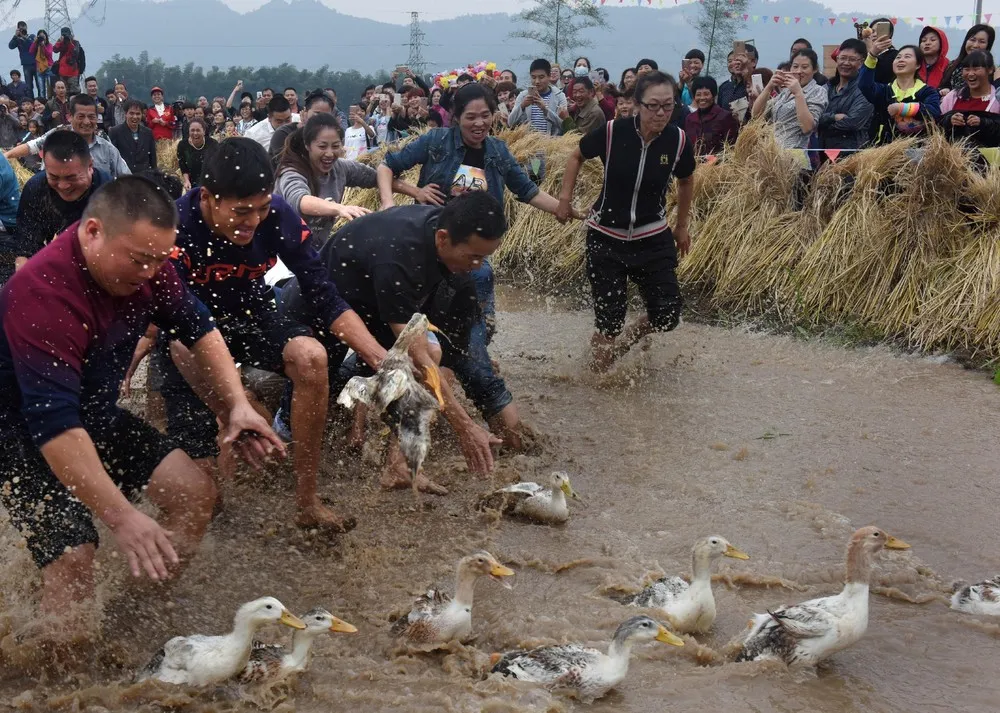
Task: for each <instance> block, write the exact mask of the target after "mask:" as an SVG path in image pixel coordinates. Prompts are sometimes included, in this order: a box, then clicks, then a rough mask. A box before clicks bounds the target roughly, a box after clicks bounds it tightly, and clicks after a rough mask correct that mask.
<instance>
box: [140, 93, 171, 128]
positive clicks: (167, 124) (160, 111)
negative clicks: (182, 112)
mask: <svg viewBox="0 0 1000 713" xmlns="http://www.w3.org/2000/svg"><path fill="white" fill-rule="evenodd" d="M149 97H150V99H151V100H152V102H153V106H151V107H149V108H148V109H147V110H146V126H148V127H149V128H150V130H151V131H152V132H153V138H154V139H156V140H157V141H160V140H161V139H167V140H168V141H171V140H173V138H174V109H173V107H172V106H170V105H169V104H165V103H164V102H163V90H162V89H160V88H159V87H153V88H152V89H151V90H150V92H149Z"/></svg>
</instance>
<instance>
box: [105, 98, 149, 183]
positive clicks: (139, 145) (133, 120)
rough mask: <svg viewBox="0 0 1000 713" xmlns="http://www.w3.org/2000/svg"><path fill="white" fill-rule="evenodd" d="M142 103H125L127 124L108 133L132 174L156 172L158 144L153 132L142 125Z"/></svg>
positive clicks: (135, 100)
mask: <svg viewBox="0 0 1000 713" xmlns="http://www.w3.org/2000/svg"><path fill="white" fill-rule="evenodd" d="M142 114H143V111H142V102H140V101H139V100H138V99H129V100H128V101H127V102H125V123H124V124H119V125H118V126H114V127H112V128H111V130H110V131H109V132H108V136H109V138H110V139H111V143H112V144H114V146H115V148H116V149H118V153H120V154H121V155H122V158H123V159H125V163H127V164H128V167H129V170H130V171H132V173H146V172H148V171H155V170H156V142H155V141H154V140H153V132H152V131H150V130H149V129H148V128H146V127H145V126H144V125H143V123H142Z"/></svg>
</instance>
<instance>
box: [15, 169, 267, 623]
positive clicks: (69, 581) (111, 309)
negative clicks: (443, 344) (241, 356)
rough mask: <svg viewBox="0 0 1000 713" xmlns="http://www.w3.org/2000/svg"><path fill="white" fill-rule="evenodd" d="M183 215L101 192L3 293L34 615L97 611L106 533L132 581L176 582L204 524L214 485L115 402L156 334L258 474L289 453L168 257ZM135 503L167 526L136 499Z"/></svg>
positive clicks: (134, 180) (152, 189) (124, 189)
mask: <svg viewBox="0 0 1000 713" xmlns="http://www.w3.org/2000/svg"><path fill="white" fill-rule="evenodd" d="M176 227H177V212H176V209H175V208H174V205H173V203H172V202H171V201H170V198H169V196H167V195H166V193H165V192H164V191H163V190H161V189H159V188H157V187H156V186H155V185H154V184H153V183H151V182H149V181H147V180H146V179H143V178H138V177H135V176H127V177H123V178H122V179H121V180H118V181H115V182H113V183H109V184H107V185H105V186H103V187H102V189H101V190H99V191H98V192H96V193H95V194H94V196H93V197H92V198H91V200H90V203H89V205H88V206H87V209H86V211H85V212H84V214H83V217H82V219H81V220H80V221H79V222H78V223H75V224H74V225H72V226H70V227H69V228H68V229H67V230H65V231H64V232H63V233H62V234H61V235H59V236H58V237H57V238H56V239H55V240H53V241H52V242H51V243H50V244H49V245H47V246H46V247H45V248H43V249H42V250H41V251H40V252H38V253H37V254H36V255H35V256H34V257H32V258H31V260H29V261H28V262H27V264H26V265H25V266H24V267H23V268H22V269H21V270H19V271H18V272H17V274H16V275H15V276H14V277H13V278H11V280H10V281H9V282H7V284H6V285H5V286H4V288H3V289H2V290H0V325H2V331H0V500H2V502H3V504H4V506H5V507H6V508H7V510H8V512H9V513H10V516H11V519H12V521H13V523H14V525H15V526H16V527H17V528H18V529H19V530H20V531H21V533H22V534H23V535H24V537H25V539H26V540H27V545H28V550H29V551H30V552H31V555H32V557H33V558H34V560H35V563H36V564H37V565H38V566H39V567H40V568H41V569H42V609H43V611H44V612H45V613H46V614H56V615H58V616H65V615H66V612H67V611H68V610H70V609H71V607H70V606H69V605H70V604H71V603H72V602H74V601H78V600H82V599H87V598H91V597H92V596H93V593H94V592H93V590H94V573H93V563H94V554H95V551H96V547H97V544H98V533H97V530H96V529H95V527H94V523H93V519H92V518H93V517H94V516H96V517H97V518H99V519H100V520H102V521H103V522H104V523H105V524H106V525H107V526H108V527H109V528H110V529H111V532H112V534H113V536H114V539H115V543H116V545H117V546H118V549H119V550H121V551H122V553H123V554H124V555H125V558H126V560H127V561H128V564H129V567H130V569H131V571H132V575H133V576H135V577H138V576H140V575H141V573H142V572H143V571H145V573H146V574H147V575H148V576H149V577H150V578H151V579H153V580H154V581H160V580H163V579H166V578H168V577H170V576H171V574H172V571H173V570H174V569H175V567H176V565H177V564H178V563H179V561H180V558H179V556H178V553H180V554H181V555H189V554H191V553H192V552H193V551H194V549H195V547H196V546H197V544H198V542H199V541H200V540H201V537H202V535H203V534H204V532H205V528H206V527H207V526H208V523H209V520H210V519H211V515H212V507H213V504H214V503H215V497H216V492H215V487H214V485H213V483H212V480H211V479H210V478H209V477H208V476H207V475H205V474H204V473H202V471H201V470H200V469H199V468H198V467H197V466H196V465H195V464H194V462H193V461H192V460H191V459H190V458H189V457H188V456H187V454H185V453H184V452H183V451H182V450H179V449H178V448H177V447H176V446H175V445H174V444H173V443H172V442H170V441H169V440H167V439H166V438H165V437H164V436H162V435H161V434H160V433H159V432H158V431H156V430H155V429H153V428H152V427H151V426H149V425H148V424H146V423H145V422H143V421H141V420H140V419H138V418H136V417H134V416H132V415H131V414H130V413H128V412H127V411H125V410H123V409H121V408H119V407H118V406H117V405H116V402H117V398H118V391H119V388H120V386H121V382H122V377H123V375H124V374H125V370H126V368H127V366H128V363H129V359H130V357H131V355H132V351H133V348H134V347H135V344H136V342H137V341H138V339H139V337H140V336H141V335H142V334H143V332H145V330H146V328H147V326H148V325H149V323H150V322H151V321H152V322H153V323H155V324H157V325H159V326H160V327H161V328H163V329H166V330H168V331H171V333H173V334H175V335H176V336H177V338H178V339H180V340H181V341H183V342H185V343H186V344H187V345H188V346H189V347H190V349H191V354H192V355H193V356H194V361H195V364H196V366H197V369H198V371H199V373H200V376H201V378H204V379H206V380H207V381H208V382H210V384H211V388H212V389H213V390H214V391H215V392H216V394H218V395H219V396H220V397H221V403H220V405H219V412H218V413H217V416H218V417H219V418H220V420H221V421H222V423H223V432H224V434H225V435H224V437H225V439H226V440H227V441H229V442H234V443H235V444H236V446H237V450H238V451H239V452H240V453H241V455H243V456H244V458H246V459H247V460H249V461H251V462H252V463H255V464H256V463H259V462H261V461H262V460H263V459H264V458H266V456H267V454H268V453H270V452H272V451H275V450H276V451H277V452H278V453H280V454H283V453H284V446H283V445H282V444H281V441H280V440H279V439H278V437H277V436H276V435H275V434H274V432H273V431H271V429H270V427H269V426H268V425H267V423H266V422H265V421H264V420H263V419H262V418H261V417H260V416H259V415H258V414H257V413H256V412H255V411H254V410H253V408H252V407H251V406H250V404H249V403H248V402H247V400H246V396H245V395H244V392H243V387H242V385H241V383H240V379H239V376H238V374H237V371H236V367H235V365H234V363H233V360H232V357H231V356H230V355H229V351H228V349H227V348H226V345H225V343H224V342H223V340H222V337H221V336H220V334H219V332H218V330H217V329H215V326H214V323H213V321H212V318H211V315H210V314H209V312H208V310H207V308H206V307H205V306H204V305H203V304H202V303H201V302H199V301H198V299H197V298H195V297H194V296H193V295H192V294H191V293H190V292H189V291H188V290H187V288H186V287H185V286H184V283H183V282H182V281H181V280H180V278H178V276H177V273H176V272H175V270H174V267H173V264H172V263H171V262H170V261H169V260H168V259H167V258H168V257H169V255H170V251H171V249H172V248H173V245H174V238H175V233H176ZM142 492H145V493H146V494H147V495H148V497H149V499H150V500H151V501H152V502H153V504H154V505H156V506H157V507H159V508H160V510H161V513H162V517H161V521H162V525H161V524H160V523H158V522H157V521H156V520H153V519H152V518H150V517H147V516H146V515H144V514H143V513H141V512H140V511H139V510H138V509H136V508H135V506H134V505H133V504H132V502H130V500H133V499H134V498H136V497H137V496H138V495H139V494H140V493H142Z"/></svg>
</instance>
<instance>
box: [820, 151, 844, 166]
mask: <svg viewBox="0 0 1000 713" xmlns="http://www.w3.org/2000/svg"><path fill="white" fill-rule="evenodd" d="M823 153H825V154H826V157H827V158H828V159H830V163H836V162H837V157H838V156H840V149H824V150H823Z"/></svg>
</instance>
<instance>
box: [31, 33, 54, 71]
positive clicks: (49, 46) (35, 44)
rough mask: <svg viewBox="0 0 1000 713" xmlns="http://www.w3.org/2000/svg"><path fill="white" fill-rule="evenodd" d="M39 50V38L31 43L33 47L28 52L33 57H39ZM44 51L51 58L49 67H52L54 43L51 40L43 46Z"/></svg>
mask: <svg viewBox="0 0 1000 713" xmlns="http://www.w3.org/2000/svg"><path fill="white" fill-rule="evenodd" d="M37 51H38V40H35V41H34V42H32V43H31V47H29V48H28V52H30V53H31V56H32V57H37V56H38V55H37V54H36V52H37ZM42 53H43V54H44V55H45V56H46V58H48V60H49V69H52V43H51V42H50V43H49V44H47V45H45V46H44V47H42Z"/></svg>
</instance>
